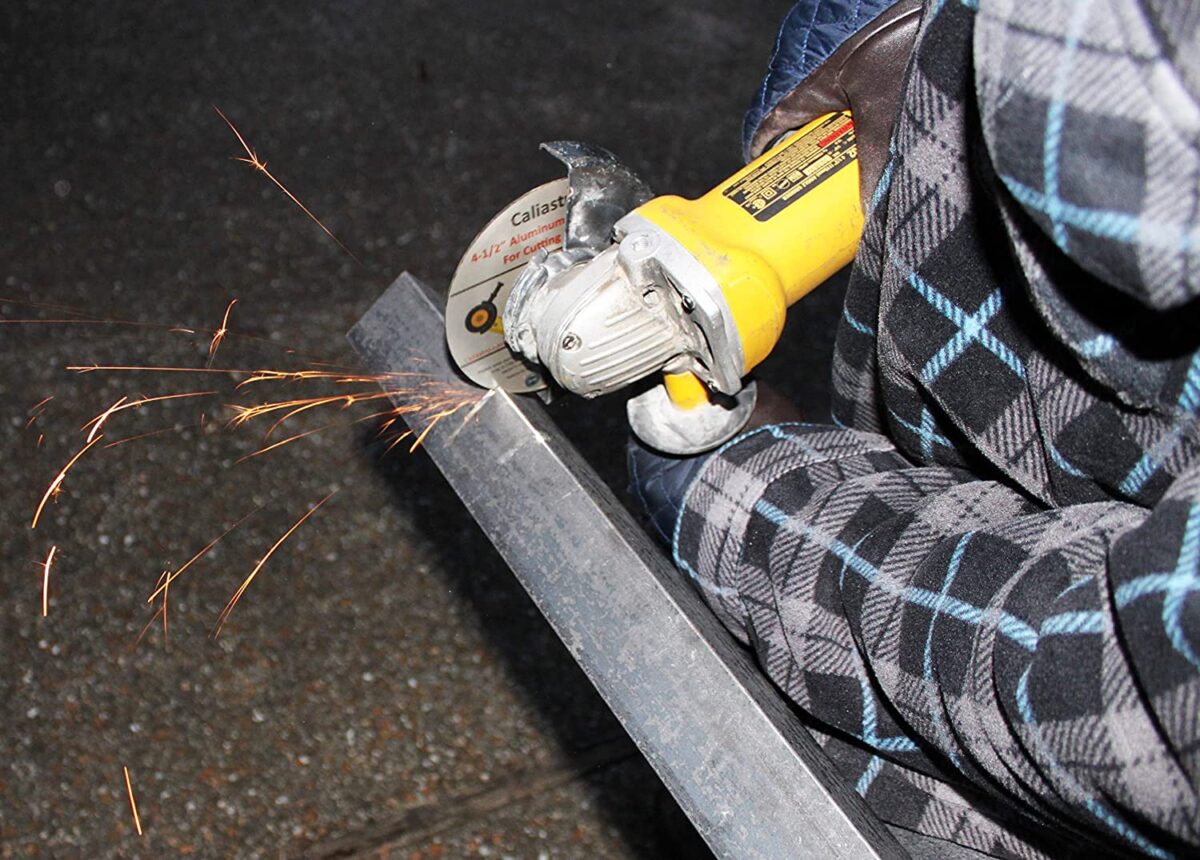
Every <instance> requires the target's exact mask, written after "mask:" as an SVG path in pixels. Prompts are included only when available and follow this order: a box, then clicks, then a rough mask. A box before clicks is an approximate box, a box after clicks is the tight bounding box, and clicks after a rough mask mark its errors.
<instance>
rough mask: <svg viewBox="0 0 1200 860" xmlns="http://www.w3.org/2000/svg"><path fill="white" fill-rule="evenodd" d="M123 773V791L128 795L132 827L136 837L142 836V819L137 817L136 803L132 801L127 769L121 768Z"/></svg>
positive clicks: (130, 783)
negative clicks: (135, 830)
mask: <svg viewBox="0 0 1200 860" xmlns="http://www.w3.org/2000/svg"><path fill="white" fill-rule="evenodd" d="M121 769H122V770H124V771H125V791H126V792H127V793H128V794H129V810H130V811H131V812H132V813H133V826H134V827H135V828H137V835H138V836H141V835H142V819H141V817H139V816H138V810H137V801H136V800H134V799H133V782H132V781H131V780H130V779H129V768H127V767H122V768H121Z"/></svg>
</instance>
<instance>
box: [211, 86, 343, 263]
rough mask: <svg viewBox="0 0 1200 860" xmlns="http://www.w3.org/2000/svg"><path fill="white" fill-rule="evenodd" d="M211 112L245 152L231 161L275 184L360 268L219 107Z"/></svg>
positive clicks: (339, 240) (338, 240)
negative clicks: (244, 155)
mask: <svg viewBox="0 0 1200 860" xmlns="http://www.w3.org/2000/svg"><path fill="white" fill-rule="evenodd" d="M213 110H215V111H216V112H217V115H218V116H219V117H221V119H223V120H225V124H226V125H227V126H229V130H230V131H232V132H233V133H234V135H236V136H237V139H238V143H240V144H241V145H242V149H244V150H246V156H247V157H245V158H242V157H240V156H235V157H234V159H233V160H234V161H240V162H242V163H243V164H249V165H250V166H251V167H253V168H254V169H255V170H257V171H258V172H260V173H262V174H263V175H264V176H266V177H267V179H270V180H271V182H273V183H274V184H275V187H276V188H278V189H279V190H280V191H282V192H283V193H284V194H286V195H287V197H288V199H289V200H291V201H292V202H293V203H295V204H296V205H297V206H299V207H300V209H301V210H302V211H303V212H304V214H305V215H307V216H308V217H309V218H311V219H312V221H313V223H314V224H316V225H317V226H318V227H320V228H321V229H322V230H324V231H325V235H326V236H328V237H329V238H330V239H332V240H333V241H334V242H336V243H337V246H338V247H339V248H341V249H342V250H343V251H345V252H346V253H347V254H348V255H349V256H350V259H352V260H354V262H356V263H358V264H359V265H360V266H361V265H362V260H360V259H358V257H356V256H354V253H353V252H352V251H351V250H350V249H349V248H347V247H346V246H345V245H344V244H342V240H341V239H339V238H338V237H337V236H335V235H333V232H332V231H331V230H330V229H329V228H328V227H326V226H325V225H324V224H322V223H321V220H320V219H319V218H317V216H316V215H314V214H312V212H310V211H309V209H308V207H307V206H305V205H304V204H303V203H301V202H300V199H299V198H298V197H296V195H295V194H293V193H292V192H290V191H288V189H287V187H286V186H284V184H283V183H282V182H280V181H279V180H278V179H276V178H275V177H274V176H273V175H272V174H271V171H269V170H267V163H266V162H265V161H262V160H261V159H259V157H258V154H257V153H256V152H255V151H254V150H253V149H251V148H250V144H248V143H246V139H245V138H244V137H242V133H241V132H240V131H238V130H237V126H235V125H234V124H233V123H232V122H231V121H230V120H229V117H227V116H225V114H224V113H223V112H222V111H221V109H220V108H219V107H217V106H216V105H213Z"/></svg>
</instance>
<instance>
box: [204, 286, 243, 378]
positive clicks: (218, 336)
mask: <svg viewBox="0 0 1200 860" xmlns="http://www.w3.org/2000/svg"><path fill="white" fill-rule="evenodd" d="M236 304H237V299H233V300H232V301H231V302H230V303H229V304H228V305H226V306H225V316H224V317H223V318H222V320H221V327H220V328H218V329H217V330H216V331H215V332H213V336H212V341H211V342H210V343H209V344H208V364H206V365H205V367H212V363H213V359H214V358H216V357H217V348H218V347H219V346H220V345H221V341H223V340H224V339H225V333H226V332H227V331H229V312H230V311H231V310H233V306H234V305H236Z"/></svg>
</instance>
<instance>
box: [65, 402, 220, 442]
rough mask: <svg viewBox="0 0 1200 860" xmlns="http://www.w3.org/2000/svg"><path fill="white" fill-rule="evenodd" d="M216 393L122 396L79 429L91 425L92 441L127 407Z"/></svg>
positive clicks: (131, 407) (89, 436) (132, 407)
mask: <svg viewBox="0 0 1200 860" xmlns="http://www.w3.org/2000/svg"><path fill="white" fill-rule="evenodd" d="M216 393H217V392H215V391H186V392H183V393H182V394H163V395H160V396H158V397H139V398H138V399H137V400H129V399H128V398H127V397H122V398H121V399H120V400H118V401H117V402H116V403H114V404H113V405H112V406H110V407H108V408H107V409H105V410H104V411H103V412H101V413H100V414H99V415H97V416H96V417H95V418H93V419H92V420H91V421H89V422H87V423H86V424H84V425H83V426H82V427H80V428H79V429H80V430H81V431H82V430H87V429H88V428H89V427H90V428H91V432H90V433H88V437H87V441H89V442H91V441H92V440H93V439H94V438H95V437H96V434H97V433H99V432H100V428H101V427H102V426H103V425H104V422H105V421H107V420H108V419H109V418H111V417H112V416H113V415H115V414H117V413H118V412H124V411H125V410H126V409H137V408H139V407H141V406H145V405H146V404H147V403H161V402H162V401H164V400H183V399H185V398H189V397H209V396H211V395H213V394H216ZM126 401H128V402H126ZM106 447H109V446H106Z"/></svg>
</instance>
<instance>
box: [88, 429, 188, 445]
mask: <svg viewBox="0 0 1200 860" xmlns="http://www.w3.org/2000/svg"><path fill="white" fill-rule="evenodd" d="M198 426H201V425H200V424H188V425H187V426H186V427H178V426H176V425H174V424H172V425H171V426H170V427H159V428H158V429H157V430H151V431H150V432H148V433H139V434H137V435H136V436H126V437H125V438H124V439H118V440H116V441H115V442H109V443H108V444H107V445H105V446H104V447H105V448H116V447H117V446H118V445H124V444H125V443H126V442H136V441H138V440H139V439H149V438H150V437H151V436H161V435H162V434H163V433H172V432H174V431H176V430H184V429H187V427H198Z"/></svg>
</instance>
